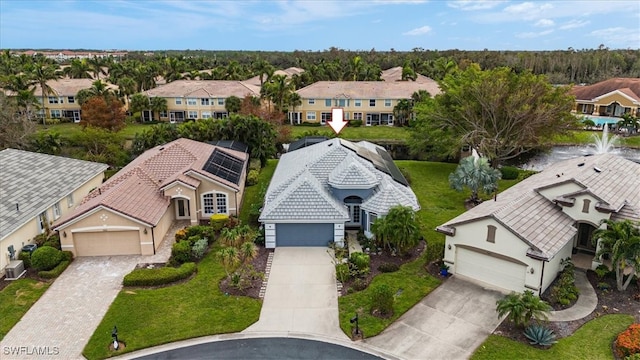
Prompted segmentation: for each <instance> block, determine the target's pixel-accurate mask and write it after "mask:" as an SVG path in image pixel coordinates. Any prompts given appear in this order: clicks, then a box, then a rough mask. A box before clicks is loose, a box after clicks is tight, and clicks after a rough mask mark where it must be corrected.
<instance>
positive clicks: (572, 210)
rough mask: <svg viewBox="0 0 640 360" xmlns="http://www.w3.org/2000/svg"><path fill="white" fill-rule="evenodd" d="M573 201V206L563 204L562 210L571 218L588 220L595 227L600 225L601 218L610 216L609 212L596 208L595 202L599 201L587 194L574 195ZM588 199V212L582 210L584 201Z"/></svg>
mask: <svg viewBox="0 0 640 360" xmlns="http://www.w3.org/2000/svg"><path fill="white" fill-rule="evenodd" d="M575 199H576V200H575V203H574V205H573V206H571V207H569V206H563V207H562V211H563V212H564V213H565V214H567V215H569V216H570V217H571V218H572V219H574V220H576V221H581V222H588V223H591V224H592V225H594V226H595V227H598V226H600V221H601V220H602V219H609V218H610V217H611V214H610V213H604V212H600V211H598V210H596V204H597V203H598V202H599V200H598V199H596V198H594V197H593V196H591V195H589V194H582V195H578V196H575ZM585 200H589V207H588V212H586V213H585V212H583V211H582V210H583V206H584V201H585Z"/></svg>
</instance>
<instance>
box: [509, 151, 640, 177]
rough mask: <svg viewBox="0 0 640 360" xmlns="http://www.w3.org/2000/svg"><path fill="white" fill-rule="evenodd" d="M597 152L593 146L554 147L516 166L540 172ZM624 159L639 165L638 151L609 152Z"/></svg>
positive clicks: (639, 154)
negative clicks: (564, 161) (568, 160)
mask: <svg viewBox="0 0 640 360" xmlns="http://www.w3.org/2000/svg"><path fill="white" fill-rule="evenodd" d="M596 152H597V149H596V148H595V145H591V146H554V147H552V148H551V151H550V152H548V153H541V154H537V155H535V156H533V157H531V158H530V159H528V160H527V161H526V162H525V163H523V164H520V165H518V167H519V168H521V169H526V170H535V171H541V170H544V169H545V168H546V167H548V166H549V165H551V164H553V163H555V162H558V161H561V160H567V159H573V158H576V157H580V156H585V155H593V154H595V153H596ZM609 152H610V153H612V154H617V155H620V156H622V157H623V158H625V159H629V160H632V161H635V162H637V163H640V149H628V148H614V149H612V150H610V151H609Z"/></svg>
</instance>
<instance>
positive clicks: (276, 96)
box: [262, 75, 294, 111]
mask: <svg viewBox="0 0 640 360" xmlns="http://www.w3.org/2000/svg"><path fill="white" fill-rule="evenodd" d="M262 90H264V91H263V94H264V97H266V98H267V99H269V100H271V101H272V102H273V103H274V104H275V105H276V108H277V109H278V110H279V111H282V110H283V108H284V102H285V100H286V99H287V98H288V97H289V96H290V94H291V93H292V92H293V90H294V88H293V84H292V83H291V81H289V80H288V79H287V77H286V75H273V76H272V77H271V79H270V80H269V82H267V83H266V84H265V85H264V86H263V87H262Z"/></svg>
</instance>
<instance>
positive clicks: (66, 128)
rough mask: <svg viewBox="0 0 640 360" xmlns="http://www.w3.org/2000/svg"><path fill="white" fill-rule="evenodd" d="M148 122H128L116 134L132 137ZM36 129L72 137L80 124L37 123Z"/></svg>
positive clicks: (77, 131) (145, 126)
mask: <svg viewBox="0 0 640 360" xmlns="http://www.w3.org/2000/svg"><path fill="white" fill-rule="evenodd" d="M148 126H151V125H150V124H138V123H136V124H128V125H127V126H126V127H125V128H124V129H122V130H120V131H119V132H118V134H120V135H122V136H124V137H125V138H126V139H133V137H134V136H135V135H136V133H138V132H142V130H144V129H146V128H147V127H148ZM38 131H44V132H57V133H58V134H60V136H62V137H63V138H65V139H69V138H73V137H74V136H76V135H77V134H78V133H80V132H81V131H82V126H80V124H76V123H62V124H55V125H38Z"/></svg>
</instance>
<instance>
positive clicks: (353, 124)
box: [349, 120, 362, 127]
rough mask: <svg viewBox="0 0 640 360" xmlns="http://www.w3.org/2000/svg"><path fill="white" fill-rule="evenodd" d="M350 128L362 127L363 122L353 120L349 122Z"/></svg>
mask: <svg viewBox="0 0 640 360" xmlns="http://www.w3.org/2000/svg"><path fill="white" fill-rule="evenodd" d="M349 126H350V127H360V126H362V120H351V121H349Z"/></svg>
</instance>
